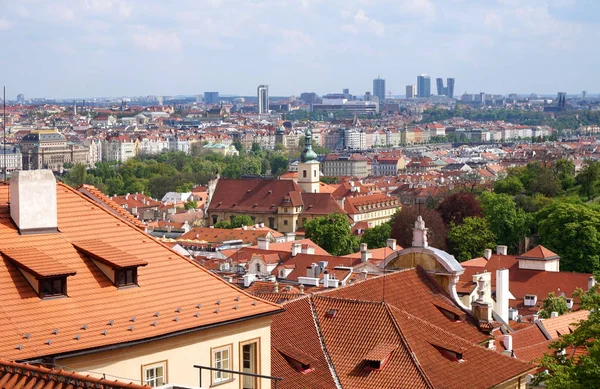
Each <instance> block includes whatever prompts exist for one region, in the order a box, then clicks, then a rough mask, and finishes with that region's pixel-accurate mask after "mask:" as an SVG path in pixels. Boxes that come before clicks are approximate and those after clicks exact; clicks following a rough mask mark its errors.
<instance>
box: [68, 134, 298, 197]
mask: <svg viewBox="0 0 600 389" xmlns="http://www.w3.org/2000/svg"><path fill="white" fill-rule="evenodd" d="M287 168H288V155H287V153H285V152H284V151H282V150H281V149H278V150H263V149H261V148H260V146H258V145H257V144H256V146H254V145H253V147H252V150H250V151H248V152H245V151H243V152H241V153H240V155H239V156H227V157H225V156H222V155H220V154H213V153H207V154H201V155H187V154H185V153H183V152H168V153H164V154H159V155H153V156H140V157H135V158H132V159H129V160H127V161H126V162H124V163H122V164H117V163H116V162H98V163H96V166H95V167H94V168H92V169H87V168H86V166H85V165H83V164H76V165H74V166H73V167H72V168H71V169H69V170H68V172H67V173H66V174H65V175H64V176H63V177H62V179H63V180H64V181H65V182H66V183H67V184H69V185H71V186H73V187H77V186H79V185H82V184H90V185H95V186H96V187H98V188H99V189H100V190H102V191H103V192H104V193H105V194H107V195H110V196H112V195H123V194H126V193H139V192H144V193H146V194H148V195H150V196H151V197H153V198H158V199H160V198H162V197H163V196H164V195H165V193H167V192H172V191H176V192H186V191H189V190H191V189H192V188H193V187H194V186H195V185H206V184H207V183H208V182H209V180H211V179H212V178H214V177H216V176H217V174H219V175H220V176H221V177H225V178H240V177H241V176H244V175H247V176H260V175H262V176H277V175H280V174H282V173H284V172H286V171H287Z"/></svg>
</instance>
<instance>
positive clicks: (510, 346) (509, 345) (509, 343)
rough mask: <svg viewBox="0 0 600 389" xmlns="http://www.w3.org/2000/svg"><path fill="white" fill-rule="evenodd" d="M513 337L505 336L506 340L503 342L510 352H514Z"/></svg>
mask: <svg viewBox="0 0 600 389" xmlns="http://www.w3.org/2000/svg"><path fill="white" fill-rule="evenodd" d="M512 340H513V339H512V335H508V334H506V335H504V339H503V341H502V343H504V348H505V349H506V350H508V351H512V349H513V344H512Z"/></svg>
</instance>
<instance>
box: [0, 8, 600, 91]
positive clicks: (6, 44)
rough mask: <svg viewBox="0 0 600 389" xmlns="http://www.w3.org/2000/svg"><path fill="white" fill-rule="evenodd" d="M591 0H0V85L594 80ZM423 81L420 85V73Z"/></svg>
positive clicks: (197, 87) (598, 86)
mask: <svg viewBox="0 0 600 389" xmlns="http://www.w3.org/2000/svg"><path fill="white" fill-rule="evenodd" d="M599 40H600V1H598V0H294V1H287V0H139V1H138V0H0V43H1V47H2V50H1V52H0V58H1V62H0V63H1V65H0V75H1V76H0V85H3V84H5V85H6V86H7V89H8V91H9V93H8V97H9V98H14V97H15V96H16V94H17V93H24V94H25V95H26V97H64V98H67V97H89V96H115V97H116V96H123V95H129V96H133V95H135V96H142V95H173V94H201V93H203V92H204V91H209V90H211V91H212V90H216V91H219V92H220V93H222V94H241V95H251V94H254V93H255V91H256V86H257V85H259V84H268V85H269V86H270V94H271V95H291V94H299V93H301V92H305V91H314V92H317V93H319V94H324V93H330V92H341V90H342V88H350V92H351V93H354V94H363V93H364V92H365V91H367V90H371V88H372V80H373V78H375V77H377V76H378V75H381V77H383V78H385V79H386V82H387V89H388V91H392V92H393V93H394V94H403V93H404V89H405V86H406V85H407V84H414V83H416V77H417V75H419V74H421V73H427V74H429V75H430V76H431V77H432V79H434V78H436V77H444V78H446V77H455V78H456V87H455V94H462V93H463V92H465V91H468V92H469V93H477V92H480V91H484V92H486V93H511V92H516V93H531V92H537V93H552V94H554V93H555V92H557V91H559V90H560V91H567V92H569V93H580V92H581V90H587V91H588V92H589V93H598V92H600V51H599V50H598V41H599ZM432 86H433V85H432Z"/></svg>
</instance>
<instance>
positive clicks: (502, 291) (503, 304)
mask: <svg viewBox="0 0 600 389" xmlns="http://www.w3.org/2000/svg"><path fill="white" fill-rule="evenodd" d="M508 296H509V291H508V269H500V270H496V313H497V314H498V315H500V317H501V318H502V320H504V321H505V322H506V323H508V320H509V317H508Z"/></svg>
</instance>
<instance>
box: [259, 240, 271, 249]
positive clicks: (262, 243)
mask: <svg viewBox="0 0 600 389" xmlns="http://www.w3.org/2000/svg"><path fill="white" fill-rule="evenodd" d="M256 241H257V242H258V248H259V249H261V250H268V249H269V239H267V238H258V239H256Z"/></svg>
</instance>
